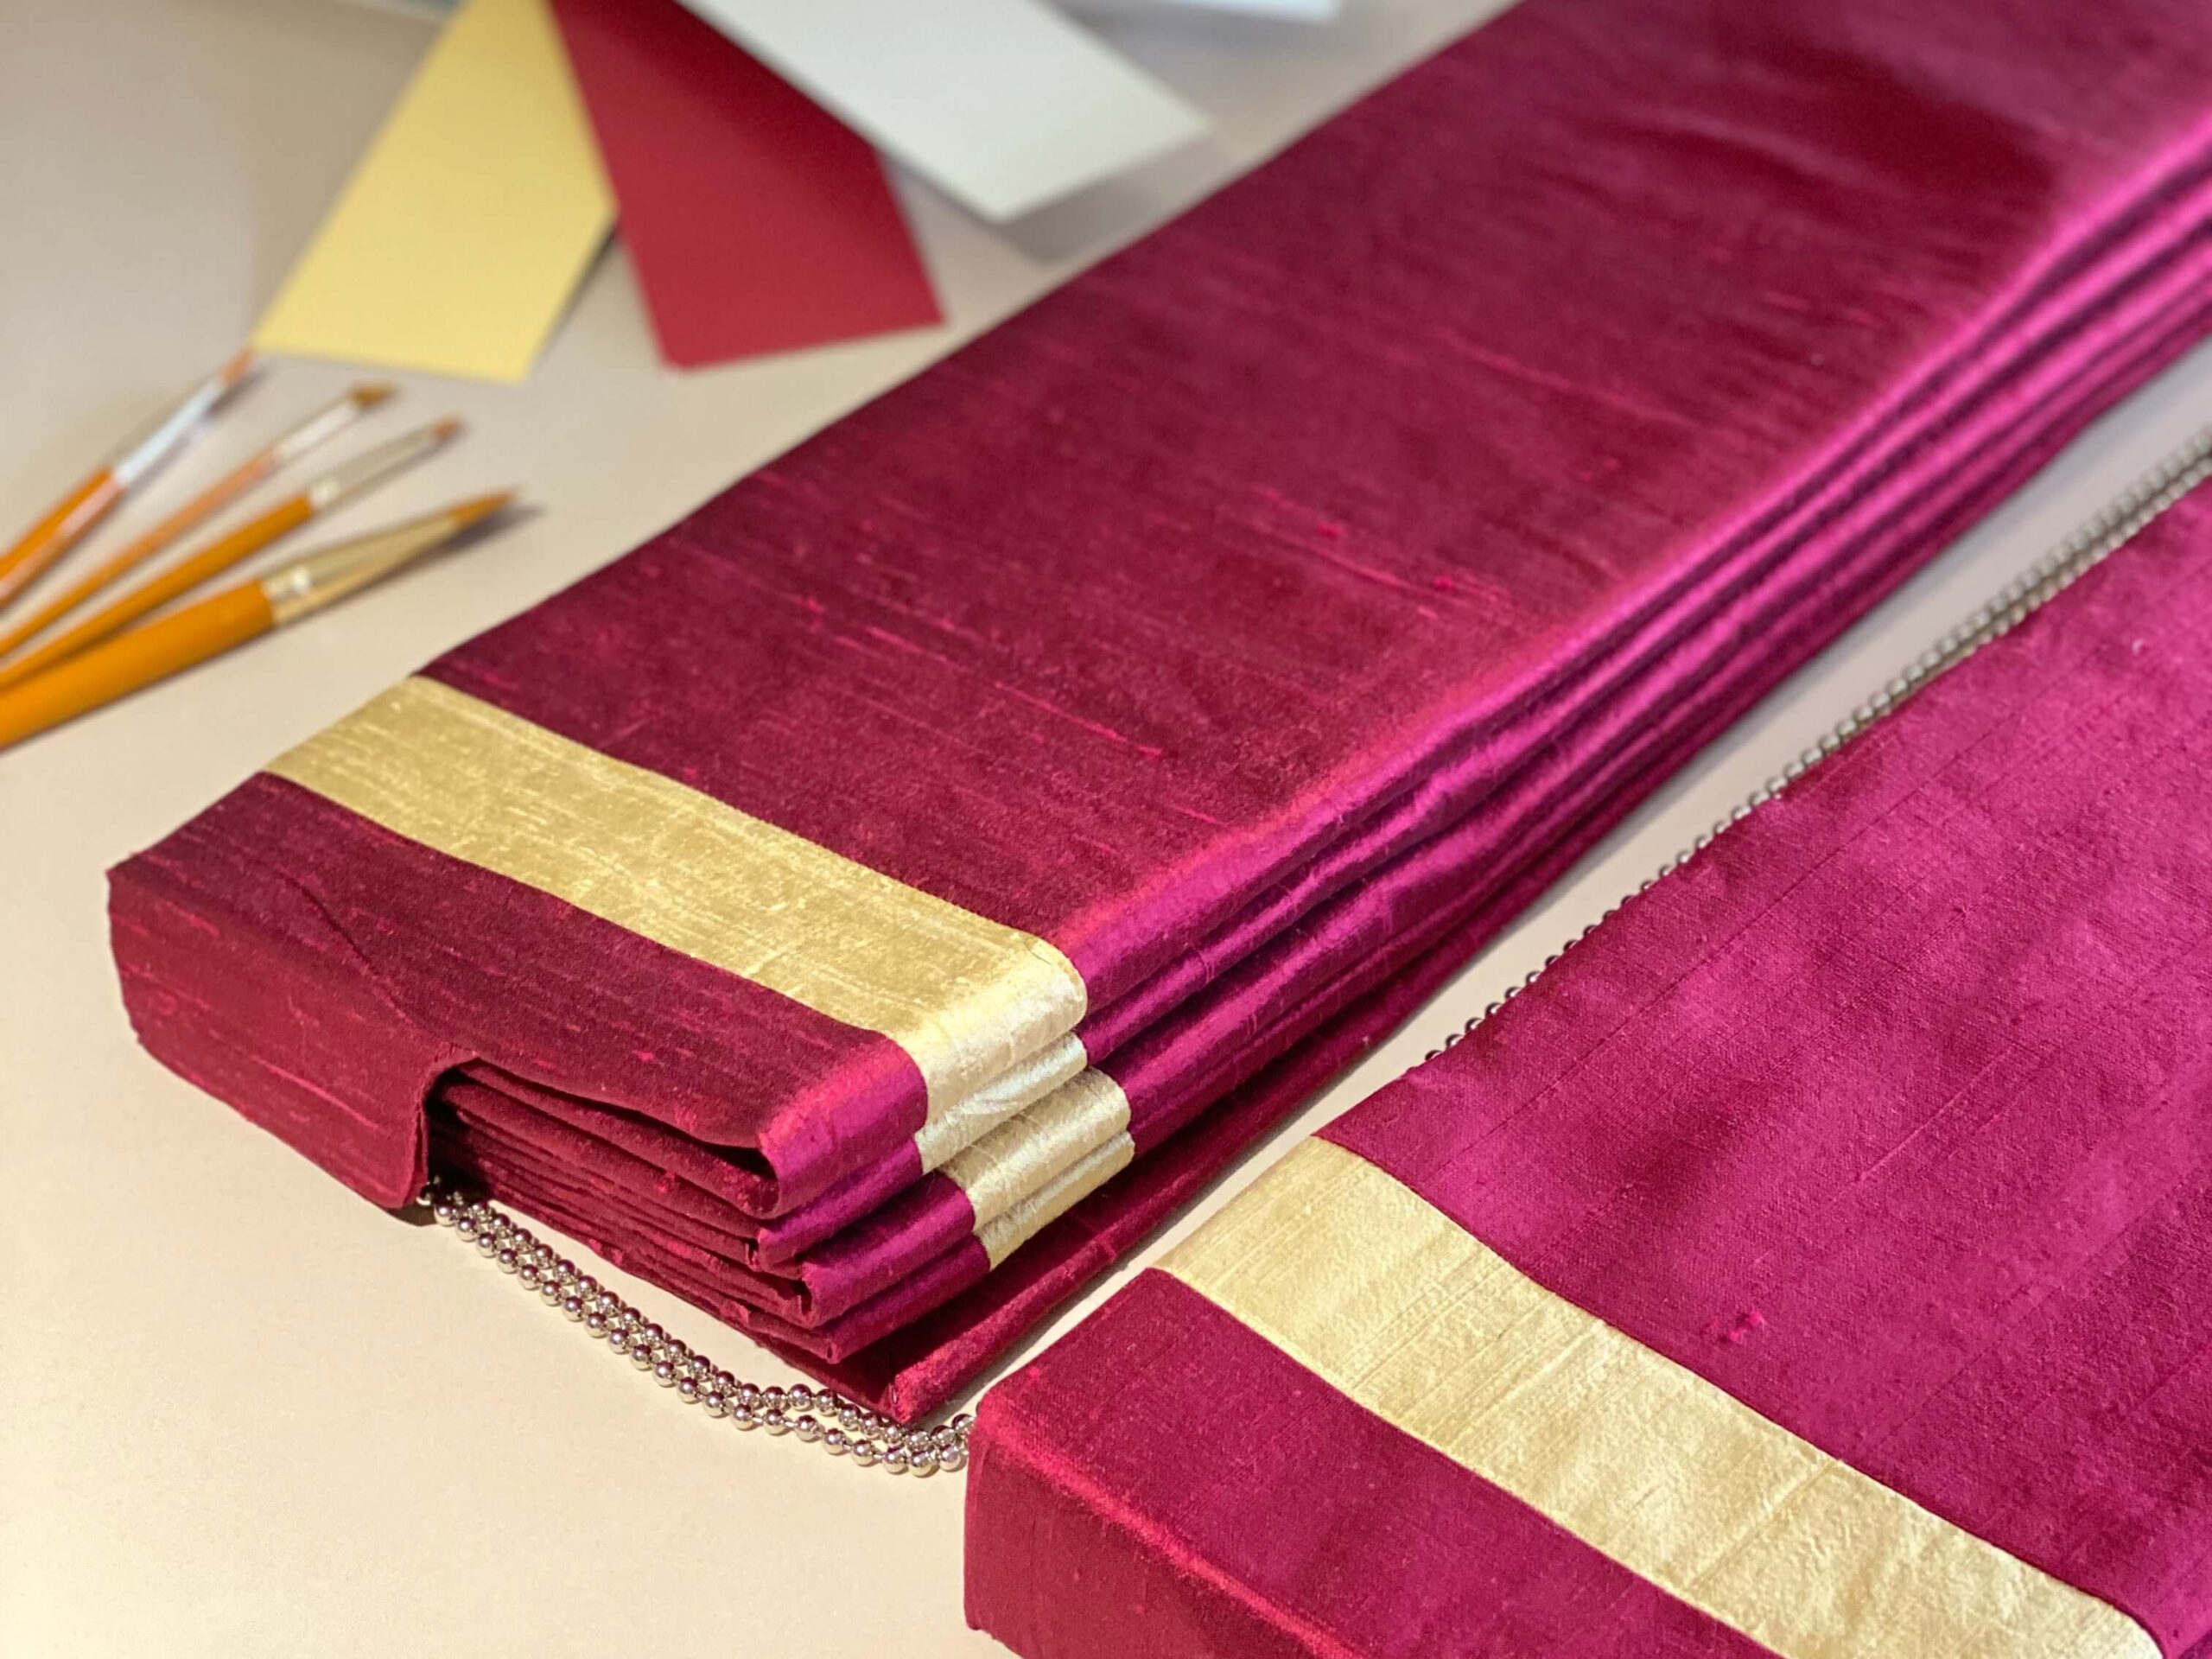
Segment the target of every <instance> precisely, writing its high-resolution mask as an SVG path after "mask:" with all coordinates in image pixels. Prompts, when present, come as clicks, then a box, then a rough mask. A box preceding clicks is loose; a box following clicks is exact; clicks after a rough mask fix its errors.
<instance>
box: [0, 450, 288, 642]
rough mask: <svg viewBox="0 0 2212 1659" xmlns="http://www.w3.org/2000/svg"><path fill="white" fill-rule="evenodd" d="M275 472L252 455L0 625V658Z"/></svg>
mask: <svg viewBox="0 0 2212 1659" xmlns="http://www.w3.org/2000/svg"><path fill="white" fill-rule="evenodd" d="M276 470H277V461H276V458H275V457H274V456H272V455H266V454H264V455H256V456H255V457H254V458H253V459H252V460H251V461H248V462H247V463H246V464H245V466H243V467H239V468H238V470H237V471H236V472H234V473H232V474H231V475H230V476H229V477H227V478H226V479H224V480H222V481H221V482H219V483H218V484H216V485H215V486H213V487H212V488H210V489H207V490H203V491H202V492H201V493H200V494H198V495H196V496H194V498H193V499H191V500H189V501H188V502H186V503H185V504H184V505H182V506H181V507H179V508H178V509H177V510H176V511H175V512H173V513H171V514H170V515H169V516H168V518H164V519H162V522H161V523H160V524H156V525H155V526H154V527H153V528H152V529H151V530H149V531H147V532H146V533H145V534H144V535H143V536H141V537H138V539H137V541H135V542H133V543H130V546H128V547H126V548H124V549H122V550H119V551H118V552H115V553H112V554H111V555H109V556H107V557H106V558H105V559H103V560H101V561H100V563H99V564H97V565H95V566H93V568H92V569H90V570H88V571H86V573H85V574H84V575H82V576H80V577H79V578H78V579H77V580H76V581H75V582H72V583H71V584H70V585H69V586H68V587H67V588H65V589H64V590H63V591H61V592H60V593H59V594H55V595H54V597H53V598H52V599H51V600H49V601H47V602H46V603H45V604H43V605H41V606H40V607H38V609H36V610H35V611H33V612H32V613H30V614H29V616H27V617H25V618H23V619H22V620H21V621H20V622H17V623H16V625H15V626H13V627H9V628H0V657H3V656H5V655H6V654H7V653H8V652H11V651H13V650H15V648H16V646H17V645H22V643H23V641H24V640H26V639H30V638H32V637H33V636H34V635H36V634H40V633H43V632H45V631H46V629H47V628H48V626H50V625H51V624H52V623H53V622H54V620H55V619H56V618H57V617H61V616H66V615H67V614H68V613H70V612H71V611H73V610H75V609H76V608H77V607H78V606H79V605H81V604H83V603H84V602H85V601H86V599H88V598H90V597H91V596H92V594H96V593H98V592H99V590H100V589H101V588H105V587H106V586H107V585H108V584H109V583H110V582H113V581H115V580H116V578H117V577H118V576H123V575H129V574H130V572H131V571H133V570H135V569H137V568H138V567H139V566H140V565H142V564H143V563H145V562H146V561H147V560H148V559H150V558H152V557H153V556H154V555H155V554H156V553H158V552H160V551H161V550H162V549H163V548H165V547H167V546H168V544H169V543H171V542H173V541H175V540H176V538H177V537H180V536H182V535H184V534H185V533H186V532H187V531H189V530H191V529H192V528H193V526H194V525H195V524H200V522H201V521H202V520H204V519H207V518H213V517H214V516H215V515H216V514H217V513H219V512H221V511H222V510H223V509H224V508H225V507H226V506H228V505H230V504H231V503H232V501H235V500H236V499H238V497H239V496H241V495H244V494H245V493H246V492H247V491H248V490H250V489H251V488H252V487H253V486H255V485H257V484H258V483H260V482H261V481H262V480H264V479H265V478H267V477H268V476H269V474H271V473H273V472H275V471H276ZM0 603H4V601H0Z"/></svg>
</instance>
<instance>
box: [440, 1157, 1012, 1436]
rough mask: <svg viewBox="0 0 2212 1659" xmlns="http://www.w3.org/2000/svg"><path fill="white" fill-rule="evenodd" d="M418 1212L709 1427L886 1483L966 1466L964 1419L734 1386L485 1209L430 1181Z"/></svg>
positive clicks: (822, 1394) (810, 1392)
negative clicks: (822, 1455)
mask: <svg viewBox="0 0 2212 1659" xmlns="http://www.w3.org/2000/svg"><path fill="white" fill-rule="evenodd" d="M422 1202H423V1203H424V1204H425V1205H429V1210H430V1214H431V1215H432V1216H433V1217H435V1219H436V1221H437V1223H438V1224H439V1225H440V1226H442V1227H450V1228H452V1229H453V1230H454V1232H455V1233H456V1234H458V1235H459V1236H461V1238H463V1239H465V1240H467V1241H468V1242H469V1243H473V1244H474V1245H475V1246H476V1248H477V1249H478V1250H479V1251H480V1253H481V1254H483V1255H485V1256H486V1257H488V1258H489V1259H490V1260H491V1262H492V1263H493V1265H494V1266H495V1267H497V1268H499V1271H500V1272H502V1273H511V1274H514V1276H515V1280H516V1282H517V1283H518V1284H520V1285H521V1286H522V1287H524V1289H525V1290H534V1291H536V1292H537V1294H538V1295H539V1296H540V1297H542V1298H543V1300H544V1301H545V1302H546V1304H547V1305H548V1306H552V1307H557V1308H558V1309H560V1310H561V1312H562V1313H563V1314H564V1315H566V1316H567V1317H568V1319H570V1320H571V1321H572V1322H574V1323H575V1324H577V1325H582V1326H583V1328H584V1329H585V1330H586V1331H588V1332H590V1333H591V1334H592V1335H593V1336H594V1337H597V1338H601V1340H603V1341H604V1342H605V1343H606V1344H607V1351H608V1352H609V1353H612V1354H620V1355H621V1356H623V1357H626V1358H627V1359H628V1360H629V1362H630V1363H631V1364H632V1365H634V1366H635V1367H636V1368H637V1369H638V1370H641V1371H644V1372H645V1373H647V1374H648V1375H650V1376H652V1379H653V1381H654V1382H656V1383H659V1384H660V1385H661V1387H663V1388H664V1389H669V1390H671V1392H673V1393H674V1394H675V1395H676V1397H677V1399H679V1400H681V1401H683V1402H684V1403H685V1404H687V1405H694V1406H697V1407H698V1408H700V1409H701V1410H702V1411H704V1412H705V1413H706V1414H707V1415H708V1416H709V1417H720V1418H721V1419H723V1420H724V1421H727V1422H728V1423H729V1424H731V1425H732V1426H733V1427H736V1428H740V1429H744V1430H747V1431H750V1430H753V1429H756V1428H761V1429H766V1430H767V1431H768V1433H771V1434H790V1435H792V1436H795V1437H796V1438H798V1439H799V1440H804V1441H806V1442H807V1443H808V1444H809V1445H812V1446H820V1447H821V1448H822V1449H823V1451H824V1452H828V1453H829V1455H830V1456H832V1457H848V1458H850V1459H852V1460H853V1461H854V1462H855V1463H856V1464H859V1465H861V1466H862V1467H863V1468H868V1467H873V1468H877V1469H880V1470H882V1471H885V1472H886V1473H887V1474H893V1475H904V1474H912V1475H915V1476H917V1477H919V1476H925V1475H933V1474H935V1473H937V1471H938V1470H940V1469H942V1470H944V1471H946V1472H948V1473H950V1472H953V1471H958V1470H961V1469H964V1468H966V1467H967V1466H968V1430H969V1427H970V1425H972V1424H973V1423H974V1421H975V1419H974V1418H972V1417H970V1416H969V1415H968V1414H966V1413H965V1412H963V1413H962V1414H959V1415H958V1416H957V1417H954V1418H952V1419H950V1421H946V1422H944V1423H943V1424H940V1425H939V1426H938V1427H935V1428H902V1427H900V1426H899V1424H897V1423H894V1422H893V1421H891V1419H890V1418H888V1417H886V1416H884V1415H883V1414H881V1413H880V1412H874V1411H870V1410H868V1408H866V1407H865V1406H861V1405H858V1404H855V1402H852V1401H850V1400H847V1399H844V1398H843V1397H842V1396H841V1395H835V1394H832V1393H830V1392H829V1390H828V1389H810V1388H808V1387H807V1386H806V1385H805V1384H804V1383H794V1384H792V1385H791V1387H790V1388H786V1389H775V1388H766V1389H764V1388H761V1387H759V1386H758V1385H756V1384H754V1383H741V1382H739V1381H738V1379H737V1378H735V1377H734V1376H731V1375H730V1374H729V1373H728V1371H726V1370H722V1369H721V1367H720V1366H718V1365H716V1364H715V1362H714V1361H713V1360H711V1359H709V1358H708V1357H706V1356H705V1355H704V1354H697V1353H694V1352H692V1351H691V1350H690V1349H689V1348H687V1347H685V1346H684V1345H683V1344H682V1343H680V1342H678V1341H677V1339H676V1338H674V1337H671V1336H670V1335H669V1334H668V1332H665V1331H664V1330H662V1329H661V1328H660V1326H658V1325H655V1324H654V1323H653V1322H652V1320H650V1319H647V1318H645V1315H644V1314H643V1313H639V1311H638V1310H637V1309H636V1308H634V1307H632V1306H630V1305H629V1304H628V1303H627V1302H626V1301H624V1300H622V1299H621V1298H620V1296H617V1295H616V1294H614V1293H613V1291H611V1290H609V1289H607V1287H606V1286H604V1285H602V1284H601V1283H600V1282H599V1281H597V1280H595V1279H594V1278H592V1277H591V1276H590V1275H589V1274H586V1273H584V1272H582V1270H581V1269H579V1268H577V1266H576V1264H575V1262H569V1261H565V1260H563V1257H562V1256H561V1255H560V1253H559V1252H558V1251H556V1249H553V1247H552V1246H551V1245H550V1244H548V1243H545V1242H544V1241H543V1239H541V1238H539V1237H537V1235H535V1234H534V1233H532V1232H531V1230H529V1229H528V1228H526V1227H524V1226H522V1225H521V1224H518V1223H517V1222H515V1221H513V1220H512V1219H511V1218H510V1217H506V1216H505V1215H502V1214H500V1213H499V1211H496V1210H494V1209H493V1207H492V1206H491V1205H488V1204H486V1202H485V1201H484V1200H483V1199H481V1198H471V1197H467V1196H466V1195H464V1194H462V1193H460V1192H456V1191H454V1189H453V1188H452V1187H451V1186H449V1185H446V1184H445V1183H444V1182H442V1181H439V1180H433V1181H432V1182H431V1183H430V1185H429V1186H428V1187H426V1188H425V1189H424V1190H423V1198H422Z"/></svg>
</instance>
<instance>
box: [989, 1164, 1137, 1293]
mask: <svg viewBox="0 0 2212 1659" xmlns="http://www.w3.org/2000/svg"><path fill="white" fill-rule="evenodd" d="M1136 1155H1137V1148H1136V1143H1135V1141H1131V1140H1130V1139H1129V1137H1128V1135H1116V1136H1115V1137H1114V1138H1113V1139H1112V1140H1110V1141H1108V1142H1107V1143H1106V1144H1105V1145H1104V1146H1103V1147H1099V1148H1098V1150H1097V1151H1096V1152H1094V1153H1092V1154H1090V1155H1089V1156H1087V1157H1085V1158H1084V1159H1082V1160H1080V1161H1079V1162H1077V1164H1076V1165H1075V1166H1073V1167H1072V1168H1071V1169H1069V1170H1067V1171H1066V1172H1065V1173H1063V1174H1061V1175H1059V1176H1058V1177H1057V1178H1056V1179H1053V1180H1052V1181H1050V1182H1048V1183H1047V1184H1046V1185H1045V1186H1043V1187H1042V1188H1040V1189H1039V1191H1037V1192H1033V1193H1031V1194H1030V1195H1029V1196H1028V1197H1027V1198H1024V1199H1022V1201H1021V1202H1020V1203H1019V1204H1017V1205H1014V1208H1013V1209H1011V1210H1009V1211H1007V1212H1006V1213H1005V1214H1004V1215H1002V1216H1001V1217H998V1218H997V1219H996V1220H995V1221H991V1222H988V1223H986V1224H984V1225H983V1226H982V1227H979V1228H977V1229H976V1238H977V1240H978V1241H980V1242H981V1243H982V1246H983V1254H984V1255H986V1256H988V1258H989V1259H990V1263H991V1266H992V1267H993V1268H996V1267H997V1266H998V1265H999V1264H1000V1263H1001V1262H1004V1261H1005V1260H1006V1259H1007V1257H1008V1256H1009V1255H1013V1254H1014V1252H1015V1251H1016V1250H1018V1249H1020V1248H1021V1247H1022V1246H1023V1245H1024V1244H1027V1243H1028V1242H1029V1241H1030V1240H1031V1239H1032V1238H1034V1237H1035V1236H1037V1235H1038V1233H1039V1232H1041V1231H1042V1230H1044V1229H1045V1228H1046V1227H1047V1226H1049V1225H1051V1224H1052V1223H1053V1222H1056V1221H1058V1219H1059V1218H1060V1217H1062V1216H1064V1215H1065V1214H1066V1213H1067V1212H1068V1211H1070V1210H1071V1209H1072V1208H1074V1207H1075V1205H1077V1203H1078V1202H1079V1201H1080V1200H1082V1199H1084V1198H1088V1197H1090V1194H1091V1193H1093V1192H1096V1191H1097V1190H1098V1189H1099V1188H1100V1187H1102V1186H1103V1185H1106V1183H1107V1182H1108V1181H1110V1180H1112V1179H1114V1177H1115V1176H1116V1175H1118V1174H1120V1173H1122V1171H1123V1170H1125V1169H1127V1168H1128V1166H1129V1162H1130V1160H1132V1159H1134V1158H1135V1156H1136Z"/></svg>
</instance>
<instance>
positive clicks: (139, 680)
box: [0, 582, 277, 749]
mask: <svg viewBox="0 0 2212 1659" xmlns="http://www.w3.org/2000/svg"><path fill="white" fill-rule="evenodd" d="M274 626H277V620H276V617H275V615H274V614H273V613H271V612H270V608H269V600H268V597H267V595H265V594H264V593H263V592H262V591H261V588H260V585H259V584H258V583H257V582H245V583H242V584H241V585H239V586H238V587H236V588H226V589H225V590H224V591H223V592H221V593H219V594H215V595H213V597H212V598H208V599H203V600H201V601H200V602H199V603H198V604H197V605H191V606H188V607H185V608H184V609H183V610H181V611H179V612H178V613H176V614H175V616H165V617H163V618H162V620H160V621H158V622H149V623H148V624H147V625H146V626H144V627H143V628H137V629H134V630H132V631H131V632H129V633H126V634H124V636H123V637H122V638H121V639H111V640H110V641H109V642H108V643H107V644H105V645H100V646H99V647H97V648H96V649H94V650H92V651H87V652H79V654H78V655H77V656H75V657H73V658H70V659H69V660H68V661H67V662H66V663H63V664H60V666H59V667H56V668H54V669H51V670H49V671H48V672H46V673H44V674H41V675H40V676H38V677H37V678H35V679H33V680H31V681H29V682H28V683H25V684H22V685H19V686H17V687H16V688H15V689H14V690H10V691H4V692H0V749H4V748H6V747H8V746H9V745H10V744H11V743H20V742H21V741H22V740H23V739H25V738H27V737H31V736H35V735H36V734H38V733H40V732H42V731H45V730H47V729H48V728H49V727H54V726H59V725H60V724H61V723H62V722H63V721H69V720H74V719H75V718H76V717H77V716H78V715H82V714H88V713H90V712H91V711H92V709H99V708H103V707H105V705H107V704H108V703H111V702H115V701H116V700H117V699H118V697H127V696H130V694H131V693H132V692H133V691H136V690H139V689H141V688H142V687H144V686H149V685H151V684H153V683H155V682H156V680H165V679H167V678H168V677H169V676H171V675H172V674H180V673H182V672H183V671H185V670H186V669H188V668H190V667H191V666H193V664H195V663H204V662H206V661H207V659H208V658H210V657H219V656H220V655H221V654H222V653H223V652H226V651H228V650H230V649H231V648H232V646H233V645H244V644H245V642H246V641H247V640H249V639H257V638H258V637H259V636H261V635H262V634H264V633H266V632H269V630H270V629H271V628H273V627H274Z"/></svg>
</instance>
